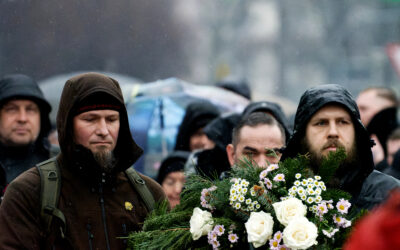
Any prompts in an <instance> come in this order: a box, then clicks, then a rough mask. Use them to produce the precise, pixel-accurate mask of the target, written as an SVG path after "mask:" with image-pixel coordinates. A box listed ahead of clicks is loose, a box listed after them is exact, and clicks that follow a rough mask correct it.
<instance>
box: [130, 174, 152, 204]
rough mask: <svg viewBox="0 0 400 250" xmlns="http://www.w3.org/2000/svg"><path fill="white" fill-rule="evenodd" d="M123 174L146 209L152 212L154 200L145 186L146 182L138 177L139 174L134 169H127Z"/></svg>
mask: <svg viewBox="0 0 400 250" xmlns="http://www.w3.org/2000/svg"><path fill="white" fill-rule="evenodd" d="M125 173H126V175H127V176H128V178H129V180H130V181H131V183H132V185H133V187H134V188H135V190H136V191H137V192H138V193H139V195H140V197H141V198H142V200H143V201H144V203H145V204H146V207H147V209H148V210H149V211H152V210H153V209H154V204H155V200H154V197H153V195H152V193H151V192H150V190H149V189H148V187H147V186H146V182H145V181H144V180H143V179H142V178H141V177H140V176H139V174H138V173H137V172H136V170H135V169H133V167H130V168H128V169H127V170H126V171H125Z"/></svg>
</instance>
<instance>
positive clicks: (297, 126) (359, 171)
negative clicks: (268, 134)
mask: <svg viewBox="0 0 400 250" xmlns="http://www.w3.org/2000/svg"><path fill="white" fill-rule="evenodd" d="M327 104H338V105H341V106H342V107H343V108H345V109H346V110H347V111H348V113H349V114H350V116H351V119H352V121H353V124H354V129H355V134H356V138H355V139H356V142H357V144H356V146H357V153H358V156H359V161H360V162H359V164H358V165H357V166H356V167H355V168H353V169H349V171H347V172H346V173H345V176H341V177H340V178H341V182H342V183H341V187H342V188H343V189H345V190H346V191H348V192H350V193H353V194H355V193H357V192H358V191H359V189H360V188H361V186H362V183H363V182H364V180H365V179H366V178H367V177H368V175H369V174H370V173H371V172H372V171H373V169H374V164H373V160H372V152H371V147H372V145H373V141H371V140H370V138H369V135H368V132H367V130H366V129H365V127H364V126H363V124H362V123H361V120H360V113H359V111H358V107H357V104H356V102H355V101H354V98H353V96H352V95H351V94H350V93H349V92H348V91H347V90H346V89H345V88H344V87H342V86H340V85H337V84H328V85H319V86H316V87H313V88H310V89H308V90H306V92H304V94H303V95H302V96H301V98H300V102H299V105H298V108H297V112H296V116H295V122H294V131H293V134H292V136H291V138H290V140H289V142H288V144H287V146H286V149H285V150H284V152H283V155H282V158H281V161H283V160H285V159H286V158H293V157H296V156H297V155H298V154H299V153H300V150H301V141H302V140H303V138H304V136H305V130H306V127H307V124H308V122H309V120H310V119H311V117H312V116H313V115H314V114H315V113H316V112H317V111H318V110H320V109H321V108H322V107H324V106H325V105H327Z"/></svg>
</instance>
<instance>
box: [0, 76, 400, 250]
mask: <svg viewBox="0 0 400 250" xmlns="http://www.w3.org/2000/svg"><path fill="white" fill-rule="evenodd" d="M218 86H220V87H223V88H226V89H229V90H231V91H236V92H237V93H238V94H242V95H243V96H244V97H246V98H250V94H249V93H250V91H249V89H248V88H247V87H246V86H244V85H239V84H236V85H235V84H233V85H232V84H226V83H220V84H218ZM397 106H398V100H397V96H396V94H395V92H394V91H393V90H391V89H389V88H385V87H370V88H367V89H365V90H363V91H362V92H361V93H360V94H359V96H358V97H357V98H354V97H353V96H352V95H351V94H350V93H349V91H347V90H346V89H345V88H344V87H342V86H340V85H335V84H329V85H319V86H316V87H312V88H309V89H307V90H305V92H304V93H303V95H302V96H301V99H300V102H299V104H298V107H297V111H296V114H295V119H294V124H293V125H290V124H289V121H288V119H287V117H286V115H285V114H284V112H283V111H282V109H281V107H280V106H279V104H277V103H273V102H269V101H267V100H265V101H258V102H250V104H249V105H248V106H247V107H246V108H245V109H244V111H243V112H242V113H241V114H239V113H229V114H224V113H221V112H220V111H219V110H218V108H217V107H216V106H215V105H213V104H212V103H210V102H208V101H196V102H193V103H191V104H189V105H188V106H187V108H186V113H185V116H184V118H183V120H182V123H181V125H180V127H179V130H178V134H177V137H176V145H175V148H174V150H173V151H172V152H170V154H169V155H168V156H167V157H166V158H165V159H164V160H163V161H162V163H161V165H160V168H159V173H158V176H157V178H156V179H155V180H153V179H152V178H149V177H147V176H144V175H142V174H140V173H137V172H136V171H135V170H134V163H135V161H136V160H137V159H138V158H139V157H140V156H141V155H142V154H143V150H142V149H141V148H140V145H137V144H136V142H135V141H134V139H133V138H132V135H131V132H130V129H129V124H128V115H127V111H126V108H125V104H124V99H123V96H122V93H121V89H120V86H119V84H118V82H117V81H116V80H114V79H112V78H110V77H108V76H106V75H102V74H98V73H85V74H81V75H77V76H75V77H73V78H71V79H69V80H68V81H67V82H66V83H65V86H64V89H63V92H62V95H61V99H60V105H59V110H58V113H57V124H56V128H57V132H58V144H59V147H58V146H54V145H53V144H51V143H49V137H48V135H49V132H50V130H51V124H50V121H49V112H50V111H51V107H50V105H49V103H48V102H47V101H46V100H45V98H44V96H43V93H42V92H41V91H40V88H39V87H38V85H37V83H36V82H35V81H34V80H33V79H32V78H30V77H28V76H25V75H8V76H5V77H3V78H2V79H1V80H0V190H1V191H0V192H1V193H0V196H2V197H1V204H0V247H1V248H2V249H123V248H125V247H126V239H124V238H123V237H124V236H127V234H128V233H129V232H132V231H138V230H140V229H141V227H142V226H143V221H144V220H145V218H146V216H147V215H148V214H149V213H150V212H151V211H152V210H153V209H154V206H156V204H158V203H160V202H161V201H164V200H165V201H168V206H169V207H168V209H173V208H174V207H175V206H177V205H178V204H179V202H180V193H181V192H182V190H183V189H184V186H185V179H186V177H187V176H188V175H190V174H198V175H202V176H204V177H207V178H209V179H222V178H227V177H228V176H229V173H230V169H231V168H235V167H237V166H239V165H240V164H241V163H242V161H243V160H244V159H247V160H249V161H252V162H253V163H254V164H256V165H258V166H259V167H262V168H264V167H266V166H267V165H268V164H275V163H278V162H279V161H282V160H285V159H287V158H292V157H296V156H298V155H299V154H308V155H309V157H310V162H311V164H312V165H311V167H312V170H313V171H314V172H315V173H318V169H319V166H320V165H321V163H322V161H323V159H324V158H325V157H326V156H327V155H328V154H329V153H330V152H332V151H337V150H338V149H344V151H345V152H346V159H345V161H344V162H343V163H342V164H341V166H340V167H339V168H338V169H337V170H336V172H335V174H334V178H333V179H332V181H331V182H330V183H328V184H327V185H329V186H330V187H333V188H337V189H341V190H344V191H346V192H348V193H350V194H351V195H352V198H351V203H352V204H354V206H355V207H357V208H359V209H367V210H374V209H376V208H377V207H378V206H379V205H381V204H384V203H385V201H386V200H387V199H388V197H389V196H390V194H391V193H392V192H393V191H394V190H396V189H398V188H399V187H400V180H399V178H400V127H399V124H398V120H397ZM133 122H134V121H133ZM394 197H399V196H398V194H397V196H396V195H395V196H394ZM390 204H398V201H397V202H396V201H393V198H392V199H391V202H389V206H383V207H380V208H379V209H381V210H382V209H385V207H389V208H390V209H392V210H393V209H394V208H393V207H394V206H395V205H390ZM393 211H394V210H393ZM373 213H374V212H373ZM373 213H371V215H370V216H373ZM380 214H381V216H382V214H385V212H382V211H380ZM386 217H387V216H386ZM368 220H369V221H374V219H368ZM365 223H367V222H365ZM365 223H364V224H363V223H360V228H361V229H359V230H357V231H356V233H355V234H354V236H353V237H352V238H351V240H352V241H354V243H352V242H350V243H349V244H348V245H346V246H347V247H349V248H348V249H356V248H351V246H358V245H360V244H365V243H366V241H367V240H368V239H365V240H360V239H359V238H357V232H359V231H360V230H368V229H362V228H363V226H364V225H365ZM368 225H369V226H372V225H370V224H368ZM391 226H393V225H391ZM364 227H365V226H364ZM367 228H368V226H367ZM376 230H378V229H376ZM397 230H398V229H397ZM358 234H359V235H362V234H360V233H358ZM357 244H358V245H357Z"/></svg>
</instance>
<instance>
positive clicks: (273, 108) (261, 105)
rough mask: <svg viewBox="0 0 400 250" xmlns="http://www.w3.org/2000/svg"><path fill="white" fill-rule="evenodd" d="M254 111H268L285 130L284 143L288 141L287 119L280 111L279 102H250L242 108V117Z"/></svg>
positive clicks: (289, 132)
mask: <svg viewBox="0 0 400 250" xmlns="http://www.w3.org/2000/svg"><path fill="white" fill-rule="evenodd" d="M254 112H268V113H270V114H271V115H272V116H273V117H274V118H275V119H276V120H277V121H278V122H279V123H280V124H281V125H282V127H283V129H284V130H285V137H286V143H287V142H288V141H289V138H290V134H291V131H290V129H289V121H288V119H287V118H286V116H285V114H284V113H283V111H282V108H281V106H280V105H279V104H277V103H274V102H267V101H260V102H252V103H250V104H249V105H247V107H246V108H245V109H244V110H243V113H242V117H247V116H248V115H250V114H251V113H254Z"/></svg>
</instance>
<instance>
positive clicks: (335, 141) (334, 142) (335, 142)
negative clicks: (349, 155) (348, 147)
mask: <svg viewBox="0 0 400 250" xmlns="http://www.w3.org/2000/svg"><path fill="white" fill-rule="evenodd" d="M332 146H334V147H336V148H344V145H343V144H342V143H341V142H339V140H338V139H329V140H328V141H327V142H326V143H325V144H324V145H323V146H322V149H327V148H329V147H332Z"/></svg>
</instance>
